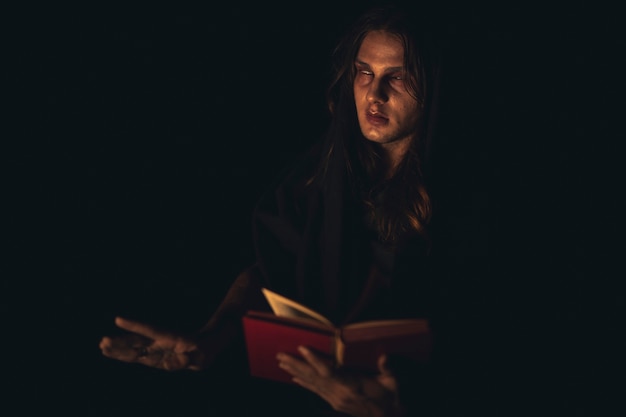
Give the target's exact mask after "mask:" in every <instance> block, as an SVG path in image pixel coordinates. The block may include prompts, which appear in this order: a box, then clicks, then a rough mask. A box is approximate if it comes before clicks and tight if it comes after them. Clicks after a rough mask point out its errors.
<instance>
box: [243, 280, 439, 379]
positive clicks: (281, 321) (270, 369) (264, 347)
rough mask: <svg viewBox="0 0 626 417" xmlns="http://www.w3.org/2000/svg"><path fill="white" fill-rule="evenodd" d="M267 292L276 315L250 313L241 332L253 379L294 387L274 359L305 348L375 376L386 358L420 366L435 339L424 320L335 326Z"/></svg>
mask: <svg viewBox="0 0 626 417" xmlns="http://www.w3.org/2000/svg"><path fill="white" fill-rule="evenodd" d="M263 293H264V295H265V297H266V299H267V301H268V303H269V304H270V306H271V307H272V310H273V313H269V312H261V311H249V312H248V313H247V314H246V315H245V316H244V317H243V329H244V335H245V340H246V348H247V352H248V362H249V367H250V373H251V375H252V376H255V377H259V378H265V379H270V380H274V381H280V382H287V383H290V382H291V375H290V374H289V373H287V372H286V371H284V370H282V369H280V368H279V367H278V361H277V359H276V354H277V353H278V352H284V353H288V354H291V355H293V356H300V355H299V353H298V351H297V347H298V346H300V345H304V346H307V347H309V348H310V349H312V350H313V351H315V352H316V353H317V354H318V355H321V356H325V357H327V358H328V359H330V360H331V361H332V363H333V364H334V366H335V367H337V368H340V367H343V368H346V369H350V370H353V371H359V372H374V373H375V372H377V370H378V366H377V361H378V357H379V356H380V355H382V354H390V355H400V356H404V357H406V358H407V359H410V360H413V361H416V362H425V361H427V360H428V358H429V356H430V352H431V347H432V338H431V333H430V329H429V326H428V321H427V320H426V319H399V320H373V321H366V322H360V323H353V324H348V325H346V326H342V327H337V326H335V325H334V324H333V323H331V322H330V320H328V319H327V318H325V317H324V316H322V315H321V314H319V313H317V312H315V311H313V310H311V309H309V308H308V307H306V306H303V305H302V304H299V303H297V302H295V301H293V300H290V299H288V298H286V297H283V296H281V295H279V294H276V293H274V292H272V291H269V290H267V289H263Z"/></svg>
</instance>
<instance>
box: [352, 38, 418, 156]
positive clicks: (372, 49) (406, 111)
mask: <svg viewBox="0 0 626 417" xmlns="http://www.w3.org/2000/svg"><path fill="white" fill-rule="evenodd" d="M354 65H355V67H356V76H355V79H354V101H355V103H356V110H357V115H358V120H359V126H360V127H361V131H362V132H363V136H365V138H366V139H368V140H370V141H372V142H376V143H379V144H381V145H382V146H383V149H387V150H391V149H401V150H402V152H403V151H404V150H406V149H408V146H409V144H410V142H411V141H412V139H413V138H415V137H416V135H417V132H418V124H419V119H420V115H421V106H420V105H419V103H418V101H417V100H416V99H415V98H414V97H413V96H411V94H410V93H409V91H408V90H407V86H406V84H405V80H404V76H405V74H404V48H403V46H402V42H401V40H400V39H399V38H398V37H397V36H394V35H392V34H390V33H388V32H385V31H372V32H369V33H368V34H367V35H366V36H365V38H364V39H363V42H362V44H361V47H360V48H359V51H358V54H357V56H356V60H355V62H354Z"/></svg>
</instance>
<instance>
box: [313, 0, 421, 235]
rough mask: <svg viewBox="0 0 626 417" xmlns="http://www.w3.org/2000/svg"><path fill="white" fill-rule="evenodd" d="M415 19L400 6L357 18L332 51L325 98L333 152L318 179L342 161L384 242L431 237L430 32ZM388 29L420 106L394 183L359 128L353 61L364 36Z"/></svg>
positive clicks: (366, 214)
mask: <svg viewBox="0 0 626 417" xmlns="http://www.w3.org/2000/svg"><path fill="white" fill-rule="evenodd" d="M422 29H423V27H421V25H420V22H419V20H415V19H414V17H413V14H411V13H407V11H406V10H404V9H400V8H398V7H396V6H382V7H375V8H371V9H370V10H368V11H367V12H366V13H364V14H363V15H361V17H360V18H358V19H357V21H356V22H355V24H354V25H352V26H351V28H350V30H349V31H348V32H347V33H346V34H345V35H344V36H343V38H342V39H341V40H340V42H339V43H338V44H337V46H336V48H335V49H334V51H333V54H332V57H333V66H332V78H331V80H330V84H329V87H328V89H327V93H326V97H327V102H328V109H329V111H330V114H331V122H330V128H329V131H328V135H329V143H330V147H329V149H328V152H327V154H326V155H325V159H324V160H323V161H322V164H321V166H320V171H318V175H322V176H323V175H324V172H325V170H326V167H327V164H328V163H329V161H330V159H331V158H332V156H333V154H334V153H337V152H340V153H342V154H343V156H344V161H345V164H346V166H345V171H346V172H347V176H348V181H349V184H350V188H351V189H352V192H353V194H354V195H355V196H356V197H357V200H359V201H360V202H361V203H362V204H361V206H362V208H363V209H364V211H365V217H366V220H367V221H368V222H369V224H370V226H371V227H372V228H373V229H375V230H376V231H377V232H378V237H379V239H380V240H382V241H385V242H388V243H392V244H393V243H397V242H398V241H399V240H400V239H401V238H402V237H404V236H407V235H413V234H419V235H422V236H424V237H426V238H427V237H428V233H427V225H428V223H429V221H430V218H431V214H432V213H431V212H432V203H431V198H430V195H429V193H428V191H427V186H426V177H425V172H424V169H423V167H424V159H425V157H426V155H427V148H428V141H429V138H428V135H427V128H428V126H427V125H428V123H427V120H428V112H429V111H430V106H429V102H430V96H431V95H432V92H431V88H430V87H431V78H432V75H433V68H431V61H430V59H431V56H430V50H429V47H428V44H427V40H428V38H427V36H425V35H426V33H423V32H422ZM374 30H384V31H386V32H389V33H391V34H393V35H395V36H397V37H398V38H399V39H400V40H401V41H402V44H403V46H404V52H405V53H404V60H405V62H404V66H405V70H406V72H407V75H408V77H407V78H406V79H407V80H408V81H407V89H408V90H409V93H410V94H411V95H413V97H414V98H415V99H416V100H417V101H418V103H420V104H421V107H422V112H423V114H422V115H421V120H423V123H422V125H421V126H420V128H421V132H420V134H419V135H418V138H417V140H414V141H413V142H412V144H411V148H410V149H409V151H408V152H407V154H406V156H405V158H404V160H403V161H402V162H401V164H400V166H399V167H398V169H397V170H396V172H395V174H394V175H393V177H392V178H391V179H384V175H383V166H382V159H381V155H380V150H379V149H378V148H377V146H376V145H375V144H372V143H371V142H370V141H368V140H366V139H365V138H364V137H363V135H362V133H361V131H360V128H359V125H358V120H357V114H356V106H355V103H354V95H353V83H354V77H355V74H356V70H355V67H354V60H355V58H356V55H357V52H358V50H359V48H360V45H361V43H362V41H363V39H364V38H365V36H366V35H367V34H368V33H369V32H371V31H374Z"/></svg>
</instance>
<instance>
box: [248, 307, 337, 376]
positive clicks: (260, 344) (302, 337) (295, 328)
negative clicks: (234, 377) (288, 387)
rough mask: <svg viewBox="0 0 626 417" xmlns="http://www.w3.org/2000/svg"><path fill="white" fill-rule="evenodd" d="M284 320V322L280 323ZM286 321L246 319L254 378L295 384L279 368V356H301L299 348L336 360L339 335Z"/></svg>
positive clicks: (257, 315)
mask: <svg viewBox="0 0 626 417" xmlns="http://www.w3.org/2000/svg"><path fill="white" fill-rule="evenodd" d="M277 319H278V320H280V321H277ZM324 327H325V326H318V325H317V324H316V323H314V322H312V323H311V325H310V326H307V325H306V323H304V324H303V323H302V322H300V321H295V320H294V321H291V320H288V319H287V320H284V319H283V318H279V317H277V316H275V315H273V314H272V313H263V312H249V313H248V314H247V315H246V316H244V318H243V328H244V334H245V337H246V346H247V351H248V363H249V367H250V374H251V375H252V376H255V377H259V378H266V379H271V380H274V381H280V382H291V375H290V374H289V373H287V372H285V371H284V370H282V369H281V368H279V367H278V360H277V359H276V354H277V353H278V352H284V353H287V354H290V355H293V356H298V357H299V356H300V354H299V353H298V351H297V347H298V346H300V345H305V346H308V347H309V348H311V349H313V350H314V351H316V352H317V353H319V354H321V355H326V356H328V357H334V355H335V333H334V331H333V330H332V329H328V328H324Z"/></svg>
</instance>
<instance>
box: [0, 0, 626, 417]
mask: <svg viewBox="0 0 626 417" xmlns="http://www.w3.org/2000/svg"><path fill="white" fill-rule="evenodd" d="M458 3H461V2H458ZM365 5H366V4H365V3H360V5H359V6H358V7H352V6H348V5H344V6H338V5H337V4H335V5H332V6H331V5H327V4H321V3H310V5H308V6H307V3H303V5H302V6H295V5H293V6H288V7H284V6H280V7H279V6H277V5H268V4H264V5H262V6H261V5H255V6H251V5H245V4H241V3H237V4H234V3H233V4H232V5H231V4H222V5H219V6H210V7H209V6H194V7H187V8H185V7H182V6H176V7H174V6H167V7H166V6H154V5H153V6H150V7H148V6H146V7H145V8H137V7H135V8H131V7H128V8H126V7H121V6H117V7H113V6H108V7H107V6H105V5H102V6H99V7H96V6H73V7H62V6H58V5H55V6H54V7H52V6H48V7H44V8H41V7H39V8H33V9H31V10H19V11H16V12H15V13H14V14H8V15H7V16H9V19H10V20H13V21H12V23H15V24H14V25H11V26H10V27H11V30H10V36H9V38H8V40H9V43H10V47H11V49H10V52H11V53H12V52H15V55H11V59H9V64H10V65H9V67H10V68H11V69H15V70H16V72H15V75H14V76H11V77H10V78H8V80H9V81H10V83H9V84H10V88H11V90H14V91H15V93H16V94H15V97H13V96H11V102H10V103H9V104H10V107H11V110H12V111H10V112H9V113H7V115H8V116H9V125H11V128H10V129H8V131H7V136H6V138H5V145H8V147H9V148H8V151H7V153H6V154H5V155H7V156H8V160H7V161H6V163H5V168H6V175H5V179H6V180H7V187H6V194H5V195H6V196H7V205H8V206H9V209H10V210H9V213H10V214H8V215H7V217H6V220H7V221H8V222H7V223H8V226H9V231H10V232H15V233H8V234H6V236H8V243H9V247H10V251H9V252H8V262H7V265H8V266H9V267H8V268H7V273H5V274H3V275H4V276H3V289H2V298H3V308H4V314H3V315H4V316H5V319H6V320H7V325H6V326H5V329H6V339H5V340H6V341H4V342H3V344H4V345H5V348H8V353H7V354H5V355H4V357H5V361H4V362H5V365H6V366H7V369H8V373H5V375H8V377H7V378H6V380H7V382H8V383H9V384H8V385H9V386H10V389H9V391H8V392H7V391H4V394H3V395H6V398H7V399H8V400H9V403H11V402H14V404H16V407H17V408H15V409H14V410H13V411H12V412H11V415H33V414H32V412H33V410H37V411H39V412H41V411H45V412H49V411H58V412H61V413H62V414H64V415H77V416H79V415H80V416H85V415H89V416H92V415H93V416H105V415H114V414H115V415H118V416H120V415H129V416H130V415H137V414H139V415H148V414H151V415H166V414H168V415H170V414H171V415H178V416H183V415H192V413H208V412H209V411H210V410H212V409H215V407H221V406H223V405H224V404H226V402H225V401H224V399H223V398H221V397H219V396H216V395H210V394H208V393H209V392H210V391H215V392H218V393H223V392H225V391H228V389H230V388H232V387H234V386H236V385H237V382H233V381H230V382H228V381H223V380H217V381H216V380H215V379H214V378H211V377H210V376H207V375H198V374H193V375H191V374H188V373H181V374H168V373H163V372H156V371H153V370H149V369H143V368H141V367H135V366H131V365H126V364H120V363H116V362H113V361H110V360H107V359H105V358H103V357H101V355H100V352H99V349H98V342H99V340H100V338H101V337H102V335H104V334H108V333H110V332H114V331H115V329H114V327H113V317H114V316H115V315H126V316H129V317H135V318H138V319H142V320H146V321H150V322H152V323H155V324H159V325H162V326H165V327H171V328H176V329H181V330H193V329H195V328H197V327H198V326H199V325H201V324H203V323H204V321H205V320H206V319H207V318H208V317H209V315H210V314H211V312H212V311H213V309H214V308H215V307H216V305H217V303H218V302H219V301H220V300H221V298H222V296H223V295H224V292H225V291H226V289H227V288H228V285H229V283H230V281H231V280H232V279H233V278H234V277H235V275H236V274H237V273H238V272H239V271H240V270H241V269H242V268H243V267H245V266H247V265H248V264H249V263H250V262H251V260H252V248H251V241H250V236H249V233H250V214H251V211H252V207H253V203H254V201H255V200H256V198H257V197H258V196H259V194H260V192H261V191H262V190H263V189H264V188H263V187H265V186H267V185H268V183H269V182H270V181H271V180H272V179H273V178H274V177H275V175H277V173H278V172H279V170H280V169H281V168H282V167H283V166H284V165H285V164H286V163H287V162H288V161H289V160H290V157H291V156H293V155H295V154H296V153H298V152H300V151H302V150H304V149H305V148H306V146H307V145H308V144H309V143H311V142H312V141H313V140H314V139H315V138H316V136H317V135H318V134H319V133H320V132H321V131H322V130H323V128H324V127H325V123H326V120H327V116H326V110H325V107H324V97H323V89H324V87H325V85H326V81H327V76H328V67H329V57H330V51H331V48H332V46H333V44H334V41H335V40H336V38H337V36H338V35H339V34H340V33H341V32H342V30H343V28H344V26H345V24H346V23H348V22H350V21H351V19H352V17H353V16H354V15H356V14H357V12H358V11H360V10H361V9H363V8H364V7H365ZM429 10H430V12H431V13H433V19H434V21H435V22H437V23H438V24H436V25H434V26H436V27H438V28H439V35H440V36H441V40H442V45H443V46H444V49H445V51H446V60H447V61H446V62H447V64H448V65H447V67H446V72H445V77H446V84H445V85H446V87H445V89H444V91H443V94H444V97H445V98H446V100H445V101H446V104H445V106H444V108H443V110H442V120H443V121H450V122H449V124H445V125H444V127H442V138H443V139H442V143H441V144H440V149H441V150H440V152H441V153H440V155H442V156H441V168H440V172H441V173H442V178H443V179H442V181H443V182H444V183H445V182H447V184H448V186H449V187H448V190H449V195H450V197H449V198H450V200H449V201H450V202H454V203H455V204H451V206H453V208H451V209H449V212H448V214H449V215H450V227H449V229H448V233H449V239H450V242H452V243H451V246H453V248H454V251H456V253H457V254H458V256H459V257H461V258H468V259H471V260H472V262H473V264H478V265H481V267H484V269H483V272H485V273H486V274H491V276H490V278H494V277H495V276H496V275H497V276H498V277H500V278H502V279H504V280H507V282H508V280H510V281H511V282H512V283H517V285H519V282H520V281H522V282H524V284H523V285H520V288H519V289H520V292H519V293H518V294H524V295H525V296H526V295H529V294H540V295H537V296H536V298H528V299H527V300H528V304H532V306H530V308H538V306H539V305H541V306H542V308H545V306H547V305H552V306H554V308H553V309H547V310H546V311H550V313H549V314H548V316H549V317H548V318H546V322H549V323H550V324H552V323H559V324H563V323H565V325H564V326H563V327H562V328H560V329H559V330H558V331H557V333H558V334H561V333H562V334H565V335H567V339H566V340H567V341H568V343H569V341H574V342H575V343H576V345H577V346H578V347H577V348H576V350H575V351H574V352H571V351H568V350H567V349H565V350H564V351H563V355H561V357H562V358H563V363H564V364H561V365H559V366H563V368H564V369H571V368H568V367H567V364H571V362H570V360H572V361H574V362H576V363H578V364H579V365H580V356H577V355H579V354H581V352H582V351H583V350H585V349H587V347H591V346H596V342H595V341H597V340H599V339H598V337H600V338H601V339H602V342H601V346H602V351H603V353H604V356H602V358H605V359H604V360H606V357H607V356H606V354H607V353H610V352H612V350H613V349H615V351H617V346H620V345H619V342H617V341H616V340H617V339H618V338H617V336H614V334H615V333H611V332H607V333H605V332H603V331H602V330H599V329H608V330H610V331H615V329H617V327H616V326H617V323H618V322H619V321H618V320H617V319H616V318H617V311H621V305H622V304H623V302H624V298H623V295H621V294H622V293H620V292H618V291H613V285H614V281H615V279H616V278H617V277H619V276H620V275H619V273H618V272H615V270H613V269H612V268H611V267H610V266H609V265H612V264H613V261H612V259H614V256H615V254H616V253H617V252H618V249H617V248H618V246H616V245H614V244H612V243H609V242H613V240H614V237H617V236H619V235H618V232H617V228H616V223H617V220H618V216H617V210H616V208H617V207H618V203H620V200H619V199H616V198H613V196H614V195H615V192H616V190H619V188H616V187H617V186H616V184H617V183H616V181H615V178H616V175H617V166H618V164H616V154H617V153H618V151H619V141H618V140H617V138H618V137H619V136H618V135H617V132H616V131H615V130H613V128H612V124H611V123H610V121H611V120H612V119H613V117H614V116H615V115H617V113H618V107H616V106H614V102H613V100H614V98H615V97H617V96H618V92H617V83H616V82H615V79H616V77H614V75H615V74H618V72H617V69H616V66H615V64H616V63H617V60H618V59H617V58H616V57H618V56H619V55H621V52H620V51H623V50H624V49H623V48H624V43H623V40H622V39H621V38H619V37H618V36H617V35H618V34H617V29H616V28H617V23H618V22H617V20H618V19H617V17H616V16H617V14H616V13H615V12H613V11H611V10H605V9H603V8H602V7H600V6H594V7H591V6H590V5H589V4H588V3H587V2H582V1H580V2H568V3H567V5H563V6H557V5H553V6H545V5H543V6H541V7H538V6H537V7H536V6H532V5H522V4H518V5H517V6H495V5H473V6H469V5H464V4H456V3H454V2H447V3H438V5H437V6H434V5H430V6H429ZM11 17H14V19H11ZM13 48H15V49H13ZM13 111H15V116H13V113H14V112H13ZM622 136H623V135H622ZM502 272H504V274H503V275H499V274H500V273H502ZM607 278H608V279H607ZM538 283H540V285H536V284H538ZM500 284H502V282H500ZM512 285H513V286H514V285H515V284H512ZM515 291H517V290H515ZM515 291H512V292H515ZM555 295H557V297H556V299H555V298H554V296H555ZM519 298H522V296H520V295H518V301H519ZM546 299H547V300H548V301H547V302H546ZM542 303H543V304H542ZM551 303H552V304H551ZM526 307H529V305H526ZM542 311H543V310H542ZM542 317H545V316H542ZM592 317H593V318H592ZM596 317H601V323H598V321H597V320H596ZM600 324H601V326H600ZM580 327H585V329H586V330H585V334H584V337H582V336H580V333H579V332H578V330H577V329H580ZM607 334H608V336H607ZM579 337H581V339H579ZM580 340H583V341H584V343H583V342H580ZM589 340H593V341H594V342H590V341H589ZM581 343H583V345H584V348H580V344H581ZM565 345H567V346H571V345H569V344H567V343H563V344H562V345H559V348H562V347H563V346H565ZM607 349H608V350H607ZM585 352H586V353H585V354H587V353H588V354H589V355H591V353H589V352H591V350H589V351H587V350H585ZM594 352H595V350H594ZM596 360H600V359H599V357H598V356H595V353H594V355H593V362H594V363H597V362H596ZM600 362H601V360H600ZM585 363H586V362H585ZM601 363H604V362H601ZM606 363H607V364H608V363H609V362H608V361H607V362H606ZM612 366H613V363H611V367H612ZM581 369H584V371H583V370H581V371H580V373H582V374H584V378H594V377H598V376H599V377H600V378H601V379H604V378H605V374H604V370H605V369H604V365H594V367H584V368H581ZM570 372H571V371H570ZM568 375H569V374H568ZM229 384H230V385H229ZM564 391H566V389H564ZM571 401H572V402H575V401H574V400H573V399H572V400H571Z"/></svg>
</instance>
